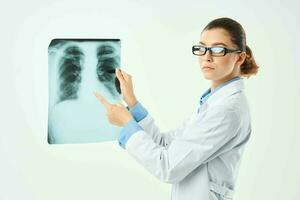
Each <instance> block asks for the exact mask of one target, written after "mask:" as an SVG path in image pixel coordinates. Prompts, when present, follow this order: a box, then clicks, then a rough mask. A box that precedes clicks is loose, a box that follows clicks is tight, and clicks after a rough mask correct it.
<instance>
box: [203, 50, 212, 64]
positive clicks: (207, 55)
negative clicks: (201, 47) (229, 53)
mask: <svg viewBox="0 0 300 200" xmlns="http://www.w3.org/2000/svg"><path fill="white" fill-rule="evenodd" d="M202 57H203V59H204V60H206V61H208V62H212V56H211V53H210V51H209V50H207V51H206V53H205V55H204V56H202Z"/></svg>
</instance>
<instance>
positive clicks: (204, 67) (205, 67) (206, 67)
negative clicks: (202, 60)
mask: <svg viewBox="0 0 300 200" xmlns="http://www.w3.org/2000/svg"><path fill="white" fill-rule="evenodd" d="M202 69H215V68H213V67H209V66H203V67H202Z"/></svg>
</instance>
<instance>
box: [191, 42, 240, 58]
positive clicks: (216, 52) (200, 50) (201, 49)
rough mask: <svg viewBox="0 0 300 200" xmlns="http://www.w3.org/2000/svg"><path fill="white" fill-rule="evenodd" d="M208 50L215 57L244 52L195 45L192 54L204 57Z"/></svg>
mask: <svg viewBox="0 0 300 200" xmlns="http://www.w3.org/2000/svg"><path fill="white" fill-rule="evenodd" d="M207 50H208V51H210V54H211V55H212V56H215V57H220V56H225V55H226V54H227V53H233V52H238V53H241V52H242V51H241V50H239V49H236V50H234V49H227V48H225V47H205V46H202V45H194V46H193V47H192V52H193V54H194V55H196V56H204V55H205V54H206V52H207Z"/></svg>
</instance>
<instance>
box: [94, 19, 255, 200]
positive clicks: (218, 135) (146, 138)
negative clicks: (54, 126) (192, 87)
mask: <svg viewBox="0 0 300 200" xmlns="http://www.w3.org/2000/svg"><path fill="white" fill-rule="evenodd" d="M192 53H193V54H194V55H196V56H198V61H199V65H200V69H201V71H202V73H203V76H204V78H205V79H207V80H210V81H211V85H210V88H209V89H208V90H207V91H205V92H204V93H203V95H202V96H200V102H199V107H197V109H195V112H193V113H192V115H191V116H190V117H189V118H188V119H185V120H184V121H183V123H182V124H181V125H180V126H179V127H177V128H176V129H174V130H171V131H169V132H166V133H162V132H160V130H159V128H158V127H157V126H156V125H155V121H154V119H153V118H152V117H151V116H150V114H149V113H148V111H147V109H146V108H145V107H143V105H142V104H141V103H140V102H139V101H138V100H137V98H136V96H135V94H134V91H133V84H132V77H131V75H129V74H127V73H126V72H124V71H121V70H120V69H117V70H116V76H117V78H118V80H119V81H120V87H121V92H122V95H123V99H124V101H125V102H126V104H127V107H125V106H123V105H122V104H111V103H110V102H108V101H107V100H106V99H105V98H104V97H103V96H102V95H100V94H99V93H97V92H95V93H94V94H95V96H96V97H97V99H98V100H99V101H100V102H101V103H102V104H103V105H104V106H105V107H106V109H107V117H108V120H109V122H110V123H112V124H114V125H117V126H122V127H123V128H122V129H121V132H120V136H119V138H118V141H119V145H120V146H121V147H123V148H124V149H126V150H127V151H128V153H129V154H130V155H131V156H133V157H134V158H135V159H136V160H137V162H139V163H140V164H141V165H142V166H143V167H145V168H146V169H147V170H148V171H149V172H150V173H151V174H153V175H154V176H155V177H157V178H158V179H159V180H161V181H164V182H166V183H170V184H172V194H171V199H172V200H223V199H226V200H228V199H232V198H233V195H234V190H235V186H236V185H235V183H236V179H237V175H238V170H239V165H240V162H241V158H242V154H243V151H244V148H245V144H246V143H247V141H248V140H249V137H250V134H251V119H250V113H249V107H248V104H247V99H246V96H245V94H244V91H243V90H244V80H243V77H249V76H251V75H253V74H256V73H257V70H258V66H257V64H256V63H255V60H254V58H253V55H252V52H251V50H250V48H249V47H248V46H247V45H246V34H245V32H244V29H243V27H242V26H241V25H240V24H239V23H238V22H236V21H235V20H233V19H230V18H218V19H215V20H213V21H211V22H210V23H209V24H208V25H207V26H206V27H205V28H204V29H203V31H202V32H201V37H200V41H199V44H197V45H194V46H193V47H192ZM170 114H174V113H170Z"/></svg>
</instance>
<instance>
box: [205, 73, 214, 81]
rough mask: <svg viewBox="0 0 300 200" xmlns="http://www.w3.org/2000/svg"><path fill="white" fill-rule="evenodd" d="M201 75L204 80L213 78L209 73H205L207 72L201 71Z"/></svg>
mask: <svg viewBox="0 0 300 200" xmlns="http://www.w3.org/2000/svg"><path fill="white" fill-rule="evenodd" d="M202 75H203V77H204V78H205V79H206V80H213V79H214V77H213V76H212V75H211V74H207V73H202Z"/></svg>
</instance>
